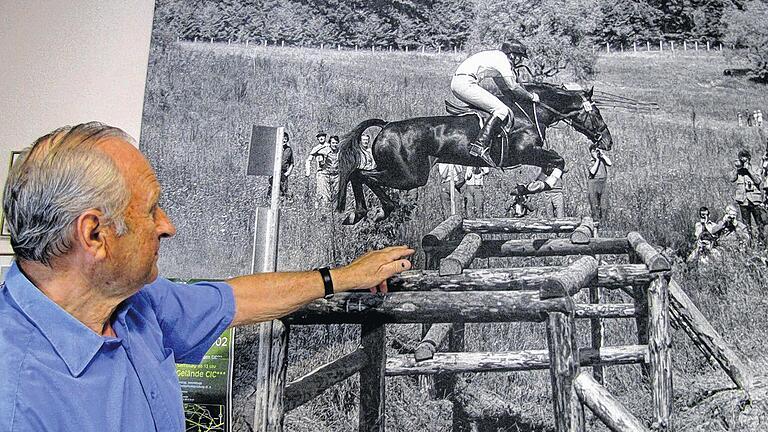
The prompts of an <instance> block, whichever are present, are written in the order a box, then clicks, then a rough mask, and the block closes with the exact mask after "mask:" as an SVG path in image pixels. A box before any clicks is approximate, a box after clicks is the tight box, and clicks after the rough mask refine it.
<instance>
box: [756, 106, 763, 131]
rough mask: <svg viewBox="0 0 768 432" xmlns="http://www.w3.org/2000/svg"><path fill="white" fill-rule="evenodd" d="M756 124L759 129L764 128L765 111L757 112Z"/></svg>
mask: <svg viewBox="0 0 768 432" xmlns="http://www.w3.org/2000/svg"><path fill="white" fill-rule="evenodd" d="M755 124H757V127H760V128H761V127H763V111H762V110H757V114H756V115H755Z"/></svg>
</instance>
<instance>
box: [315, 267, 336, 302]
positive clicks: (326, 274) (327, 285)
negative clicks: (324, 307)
mask: <svg viewBox="0 0 768 432" xmlns="http://www.w3.org/2000/svg"><path fill="white" fill-rule="evenodd" d="M317 271H318V272H320V276H322V277H323V288H324V289H325V295H324V296H323V297H324V298H326V299H329V298H331V297H333V294H334V291H333V279H331V269H329V268H328V267H321V268H319V269H317Z"/></svg>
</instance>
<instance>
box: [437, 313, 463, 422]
mask: <svg viewBox="0 0 768 432" xmlns="http://www.w3.org/2000/svg"><path fill="white" fill-rule="evenodd" d="M448 337H449V339H448V350H449V351H450V352H462V351H464V323H453V324H451V333H450V335H449V336H448ZM456 378H457V377H456V375H448V376H447V377H445V378H444V379H441V380H440V381H439V387H438V391H439V392H441V393H442V394H443V397H444V398H448V397H450V395H452V394H454V393H455V392H456ZM465 413H466V411H465V410H464V407H462V406H461V402H460V401H456V400H454V401H453V426H452V429H453V432H464V430H463V426H464V425H466V424H467V423H468V421H467V419H466V418H465V416H466V414H465Z"/></svg>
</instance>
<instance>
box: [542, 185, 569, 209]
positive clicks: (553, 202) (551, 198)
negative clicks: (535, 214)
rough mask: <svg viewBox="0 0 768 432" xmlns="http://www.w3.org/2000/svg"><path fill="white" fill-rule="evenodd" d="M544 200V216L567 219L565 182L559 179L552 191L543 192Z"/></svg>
mask: <svg viewBox="0 0 768 432" xmlns="http://www.w3.org/2000/svg"><path fill="white" fill-rule="evenodd" d="M542 196H543V199H544V215H545V216H546V217H552V218H557V219H560V218H564V217H565V197H564V196H563V180H562V178H559V179H557V182H556V183H555V185H554V186H552V189H549V190H547V191H544V192H542Z"/></svg>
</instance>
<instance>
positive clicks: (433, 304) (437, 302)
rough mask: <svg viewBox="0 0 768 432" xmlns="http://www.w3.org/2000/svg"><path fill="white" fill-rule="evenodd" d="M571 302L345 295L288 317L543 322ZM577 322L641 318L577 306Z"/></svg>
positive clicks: (499, 296) (609, 307)
mask: <svg viewBox="0 0 768 432" xmlns="http://www.w3.org/2000/svg"><path fill="white" fill-rule="evenodd" d="M566 300H568V301H570V298H555V299H549V300H542V299H540V298H539V292H538V291H474V292H469V291H468V292H398V293H389V294H384V295H382V294H370V293H362V292H353V293H340V294H337V295H335V296H334V297H333V298H332V299H330V300H325V299H320V300H315V301H314V302H312V303H310V304H308V305H306V306H304V307H303V308H301V309H299V310H298V311H296V312H293V313H291V314H290V315H288V316H286V317H285V318H283V321H285V322H286V323H289V324H362V323H367V322H369V321H371V320H373V321H378V322H382V323H388V324H414V323H445V322H469V323H471V322H521V321H528V322H542V321H544V320H545V319H546V315H547V314H548V313H551V312H568V311H569V306H568V304H567V303H566ZM571 307H572V308H573V309H571V310H572V311H573V312H574V314H575V316H576V317H579V318H593V317H598V316H600V317H606V316H610V317H615V318H629V317H634V316H635V308H634V305H631V304H600V305H594V304H583V305H582V304H577V305H575V306H571Z"/></svg>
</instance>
